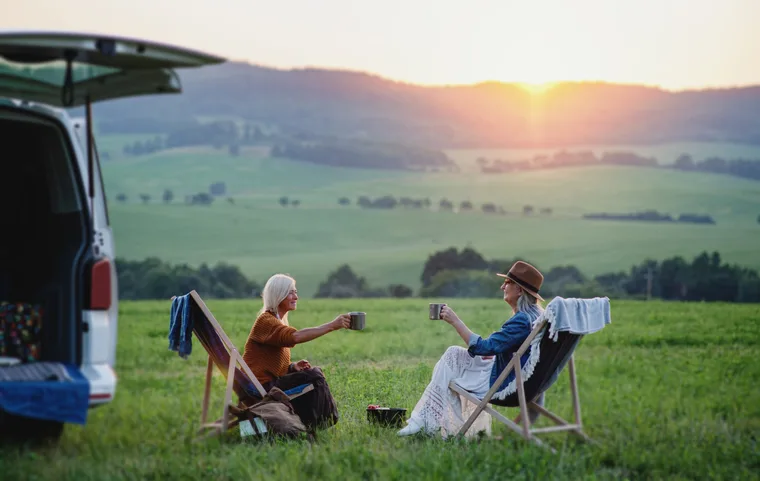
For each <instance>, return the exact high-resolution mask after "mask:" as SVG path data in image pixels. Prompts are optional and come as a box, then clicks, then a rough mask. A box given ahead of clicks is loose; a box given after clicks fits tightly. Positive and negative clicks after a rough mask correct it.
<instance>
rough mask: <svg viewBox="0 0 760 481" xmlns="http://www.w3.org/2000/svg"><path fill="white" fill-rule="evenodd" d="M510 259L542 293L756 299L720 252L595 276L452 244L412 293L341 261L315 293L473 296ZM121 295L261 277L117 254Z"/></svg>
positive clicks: (739, 270)
mask: <svg viewBox="0 0 760 481" xmlns="http://www.w3.org/2000/svg"><path fill="white" fill-rule="evenodd" d="M516 260H524V261H526V262H530V263H531V264H533V265H535V266H536V267H537V268H538V269H539V270H541V272H542V273H543V274H544V284H543V286H542V287H541V295H542V296H543V297H544V298H545V299H547V300H550V299H551V298H552V297H553V296H562V297H584V298H588V297H595V296H607V297H610V298H615V299H650V298H651V299H664V300H672V301H708V302H712V301H722V302H739V303H744V302H760V275H758V272H757V271H756V270H753V269H749V268H745V267H741V266H739V265H735V264H727V263H724V262H723V261H722V259H721V256H720V254H719V253H718V252H713V253H708V252H702V253H701V254H699V255H697V256H695V257H694V258H693V259H691V260H687V259H685V258H683V257H681V256H675V257H672V258H668V259H664V260H662V261H657V260H653V259H646V260H644V261H642V262H640V263H639V264H637V265H633V266H631V267H630V269H628V270H627V271H625V270H623V271H616V272H608V273H604V274H600V275H596V276H593V277H589V276H587V275H585V274H584V273H583V272H582V271H581V270H580V269H579V268H578V267H576V266H573V265H565V266H554V267H549V268H547V267H544V266H541V265H540V264H537V263H535V262H532V261H531V260H530V259H523V258H521V259H486V258H485V257H483V256H482V255H481V254H480V253H478V252H477V251H475V250H474V249H472V248H465V249H462V250H461V251H459V250H458V249H456V248H455V247H450V248H448V249H444V250H441V251H437V252H434V253H432V254H431V255H430V256H428V259H427V260H426V261H425V263H424V266H423V269H422V273H421V274H420V288H419V290H418V292H417V293H416V294H415V292H414V289H413V288H412V287H410V286H407V285H404V284H401V283H395V284H389V285H386V286H372V285H370V284H369V283H368V281H367V280H366V278H365V277H362V276H360V275H359V274H357V273H356V272H355V271H354V270H353V269H352V268H351V267H350V266H349V265H347V264H343V265H340V266H339V267H338V268H336V269H335V270H334V271H332V272H330V273H328V275H327V278H326V279H325V280H324V281H323V282H321V283H320V284H319V287H318V288H317V291H316V293H315V294H314V297H317V298H356V297H365V298H370V297H377V298H404V297H413V296H415V295H416V296H418V297H423V298H426V297H427V298H429V297H451V298H461V297H475V298H491V297H494V295H496V294H497V293H498V283H499V280H498V278H497V277H495V274H496V273H497V272H506V271H507V270H508V269H509V267H510V266H511V265H512V264H513V263H514V262H515V261H516ZM116 268H117V271H118V281H119V296H120V297H121V298H122V299H130V300H137V299H169V298H170V297H171V296H173V295H177V294H178V293H186V292H189V291H190V290H192V289H195V290H198V291H199V292H202V293H203V295H204V296H207V297H211V298H250V297H258V296H260V295H261V288H262V284H261V283H259V282H256V281H254V280H250V279H248V278H247V277H246V276H245V275H244V274H243V273H242V272H241V271H240V269H239V268H238V267H237V266H233V265H230V264H226V263H218V264H216V265H214V266H208V265H206V264H201V266H200V267H197V268H194V267H191V266H189V265H187V264H177V265H172V264H169V263H166V262H163V261H161V260H159V259H157V258H153V257H151V258H147V259H145V260H142V261H127V260H123V259H117V261H116Z"/></svg>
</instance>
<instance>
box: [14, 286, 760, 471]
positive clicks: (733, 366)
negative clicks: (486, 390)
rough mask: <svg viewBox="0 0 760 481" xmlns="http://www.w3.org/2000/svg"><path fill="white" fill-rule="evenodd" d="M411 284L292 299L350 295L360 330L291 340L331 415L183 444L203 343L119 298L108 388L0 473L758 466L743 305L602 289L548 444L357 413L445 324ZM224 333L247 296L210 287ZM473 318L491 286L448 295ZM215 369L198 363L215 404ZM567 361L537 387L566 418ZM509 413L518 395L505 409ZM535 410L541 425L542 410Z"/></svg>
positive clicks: (403, 381) (756, 339)
mask: <svg viewBox="0 0 760 481" xmlns="http://www.w3.org/2000/svg"><path fill="white" fill-rule="evenodd" d="M426 302H427V301H424V300H419V299H417V300H414V299H407V300H364V299H353V300H314V299H311V300H304V301H301V302H300V303H299V307H298V310H297V311H295V312H293V313H291V316H292V317H291V319H290V321H291V324H293V325H295V326H296V327H299V328H300V327H308V326H313V325H316V324H321V323H323V322H327V321H329V320H331V319H333V318H334V317H335V316H336V315H337V314H339V313H341V312H346V311H348V310H353V309H362V310H364V311H366V312H367V327H366V329H365V330H364V331H337V332H334V333H331V334H328V335H326V336H324V337H322V338H319V339H317V340H314V341H312V342H310V343H306V344H302V345H298V346H296V347H295V348H294V349H293V352H292V357H293V359H295V360H297V359H302V358H306V359H309V360H310V362H311V363H312V364H313V365H318V366H321V367H322V369H323V370H324V372H325V374H326V376H327V379H328V382H329V384H330V388H331V390H332V392H333V395H334V396H335V399H336V402H337V404H338V409H339V411H340V417H341V418H340V421H339V423H338V424H337V425H335V426H334V427H332V428H330V429H328V430H326V431H323V432H321V433H320V435H319V437H318V440H317V442H316V443H314V444H309V443H308V442H307V441H276V442H271V443H263V442H249V441H242V440H241V439H240V435H239V432H238V431H237V430H234V429H233V430H230V431H228V432H227V433H226V435H225V436H224V437H223V438H222V439H211V440H206V441H203V442H200V443H193V442H192V440H193V439H194V436H195V432H196V429H197V427H198V423H199V420H200V412H201V399H202V394H203V376H204V373H205V366H206V356H205V351H204V350H203V348H202V347H201V345H200V344H199V343H198V341H197V339H195V338H194V339H193V352H192V354H191V356H190V357H189V358H188V359H186V360H183V359H181V358H179V357H178V356H177V354H176V353H174V352H170V351H168V349H167V332H168V324H169V307H170V304H169V302H168V301H164V302H159V301H149V302H123V303H122V304H120V317H119V344H118V355H117V364H116V370H117V374H118V379H119V383H118V387H117V393H116V398H115V400H114V401H113V402H112V403H111V404H109V405H107V406H104V407H100V408H97V409H95V410H92V411H90V414H89V419H88V423H87V425H86V426H78V425H69V426H67V427H66V429H65V431H64V434H63V437H62V438H61V440H60V442H59V443H58V444H57V445H52V446H43V447H36V448H32V447H24V446H22V447H4V448H3V449H2V450H1V451H0V473H2V476H1V477H2V479H3V480H4V481H15V480H30V481H31V480H48V479H49V480H56V481H64V480H76V481H86V480H98V481H100V480H122V479H123V480H147V479H161V480H173V479H177V480H180V479H181V480H192V479H215V480H235V481H238V480H241V479H261V478H268V479H294V480H295V479H368V480H373V479H414V480H426V479H436V480H441V479H452V480H454V479H456V480H464V479H473V480H475V479H526V480H527V479H572V480H578V479H615V480H618V479H623V480H625V479H631V480H633V479H699V480H704V479H758V474H757V473H758V472H760V448H759V447H758V444H757V434H758V432H759V431H760V390H758V389H757V385H758V382H760V365H759V364H758V363H757V362H756V361H757V353H758V349H759V348H760V324H758V323H757V319H758V317H760V308H759V307H758V305H733V304H718V303H716V304H701V303H665V302H636V301H625V302H623V301H619V302H618V301H613V303H612V323H611V324H610V325H608V326H607V327H606V328H605V329H603V330H602V331H600V332H598V333H595V334H591V335H589V336H587V337H586V338H585V339H584V340H583V341H582V343H581V344H580V345H579V347H578V349H577V351H576V354H575V359H576V368H577V376H578V385H579V393H580V402H581V406H582V419H583V423H584V426H585V431H586V432H587V434H588V435H589V436H590V437H591V438H592V439H593V440H594V441H596V444H585V443H579V442H577V441H575V440H574V439H573V438H572V437H570V436H569V435H568V434H566V433H564V434H563V433H551V434H544V435H543V436H542V439H544V440H545V441H546V442H547V443H549V444H551V445H552V446H553V447H554V448H555V449H556V450H557V453H556V454H552V453H551V452H548V451H546V450H543V449H542V448H539V447H536V446H533V445H529V444H527V443H525V442H523V441H521V440H520V438H519V437H518V436H517V435H515V434H513V433H512V432H510V431H508V430H507V429H506V428H504V427H503V426H502V425H500V424H498V423H494V424H493V436H494V437H493V438H489V439H479V440H478V439H471V440H462V439H450V440H446V441H442V440H438V439H427V438H416V437H415V438H398V437H397V436H395V430H394V429H391V428H383V427H378V426H375V425H370V424H369V423H368V422H367V420H366V411H365V409H366V406H367V405H368V404H381V405H384V406H392V407H403V408H406V409H408V410H410V411H411V409H412V408H413V407H414V405H415V403H416V402H417V400H418V399H419V396H420V394H421V393H422V391H423V389H424V387H425V385H426V384H427V383H428V382H429V379H430V374H431V372H432V368H433V365H434V364H435V362H436V361H437V359H438V358H439V357H440V355H441V354H442V353H443V352H444V350H445V349H446V348H447V347H448V346H450V345H461V340H460V339H459V337H458V336H457V334H456V333H455V332H454V330H453V329H452V328H451V327H449V326H448V325H446V324H445V323H442V322H440V321H430V320H428V319H427V304H426ZM207 303H208V305H209V308H210V309H211V311H212V312H213V313H214V314H215V316H216V317H217V319H219V321H220V322H221V324H222V325H223V327H224V329H225V331H226V332H227V333H228V334H229V336H230V337H231V339H232V340H233V342H234V343H235V344H236V345H237V347H238V348H241V349H242V347H243V345H244V342H245V339H246V337H247V334H248V332H249V330H250V327H251V323H252V321H253V319H254V318H255V315H256V311H257V309H258V308H259V304H258V303H257V302H255V301H253V300H251V301H222V300H207ZM451 305H452V307H453V308H454V309H455V310H456V311H457V312H458V314H459V315H460V316H461V317H462V318H463V319H465V320H466V322H467V323H468V324H469V325H470V327H471V328H472V329H473V330H474V331H476V332H479V333H480V334H483V335H485V334H488V333H490V332H491V330H493V329H496V328H498V326H499V325H500V324H501V323H502V322H503V320H504V319H506V318H507V317H508V312H507V309H506V305H505V304H504V303H503V302H501V301H498V300H475V299H469V300H462V301H459V300H457V301H454V302H453V303H452V304H451ZM223 386H224V383H223V377H222V375H221V374H220V372H218V371H217V372H216V373H215V376H214V379H213V390H212V393H213V396H212V404H211V406H212V409H213V410H212V415H216V414H218V413H220V412H221V411H220V410H221V406H222V404H221V403H222V401H223ZM568 386H569V381H568V374H567V371H564V372H563V373H562V374H561V375H560V377H559V378H558V380H557V382H556V384H555V385H554V386H553V387H552V388H551V389H550V390H549V391H548V393H547V396H546V405H547V407H548V408H549V409H550V410H552V411H553V412H556V413H557V414H558V415H560V416H562V417H564V418H565V419H571V415H572V404H571V399H570V392H569V387H568ZM502 412H504V413H505V414H506V415H507V416H508V417H510V418H512V417H514V416H515V415H516V413H517V410H516V409H513V408H512V409H505V410H502ZM537 424H538V425H539V426H544V425H549V423H548V422H546V421H545V420H542V419H541V418H539V421H538V423H537Z"/></svg>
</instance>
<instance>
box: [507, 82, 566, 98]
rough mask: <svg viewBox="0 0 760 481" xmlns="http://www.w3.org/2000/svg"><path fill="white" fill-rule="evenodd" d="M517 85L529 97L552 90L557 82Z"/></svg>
mask: <svg viewBox="0 0 760 481" xmlns="http://www.w3.org/2000/svg"><path fill="white" fill-rule="evenodd" d="M517 85H518V86H519V87H520V88H522V89H523V90H525V91H527V92H528V93H529V94H531V95H541V94H545V93H546V92H548V91H549V90H551V89H553V88H554V87H555V86H556V85H557V82H543V83H533V82H520V83H518V84H517Z"/></svg>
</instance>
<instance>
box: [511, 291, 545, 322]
mask: <svg viewBox="0 0 760 481" xmlns="http://www.w3.org/2000/svg"><path fill="white" fill-rule="evenodd" d="M517 312H524V313H526V314H528V315H529V316H530V317H531V321H535V320H536V319H537V318H538V317H539V316H540V315H541V314H543V313H544V308H543V306H541V304H540V303H539V302H538V298H537V297H536V296H534V295H533V294H529V293H528V292H526V291H525V289H523V290H522V293H520V297H518V298H517Z"/></svg>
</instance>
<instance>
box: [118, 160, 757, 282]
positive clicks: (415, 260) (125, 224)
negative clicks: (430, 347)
mask: <svg viewBox="0 0 760 481" xmlns="http://www.w3.org/2000/svg"><path fill="white" fill-rule="evenodd" d="M104 176H105V182H106V186H107V190H108V193H109V197H110V199H112V200H111V202H110V210H111V218H112V222H113V226H114V231H115V234H116V242H117V254H118V255H119V256H123V257H125V258H129V259H142V258H144V257H147V256H157V257H159V258H161V259H163V260H167V261H171V262H188V263H190V264H193V265H198V264H200V263H201V262H207V263H211V264H213V263H216V262H218V261H228V262H232V263H234V264H236V265H238V266H240V267H241V269H243V271H244V272H245V273H246V274H247V275H248V276H249V277H252V278H254V279H257V280H258V281H259V282H263V281H264V280H266V278H267V277H268V276H269V275H271V274H273V273H274V272H289V273H291V274H293V275H295V276H296V277H297V279H298V280H299V287H300V288H301V290H302V291H303V293H304V294H305V295H307V296H310V295H313V293H314V292H315V291H316V288H317V285H318V283H319V282H321V281H322V280H323V279H325V278H326V276H327V274H328V273H329V272H330V271H331V270H333V269H335V268H336V267H338V265H340V264H342V263H348V264H349V265H350V266H351V267H352V268H354V270H355V271H357V272H358V273H359V274H360V275H363V276H366V277H367V279H368V281H369V282H370V283H371V284H372V285H377V286H386V285H388V284H390V283H397V282H400V283H404V284H407V285H409V286H411V287H412V288H414V289H416V288H417V287H418V286H419V276H420V273H421V271H422V266H423V264H424V262H425V260H426V259H427V257H428V255H430V254H431V253H432V252H434V251H436V250H440V249H444V248H447V247H449V246H456V247H459V248H462V247H465V246H468V245H469V246H471V247H473V248H475V249H476V250H478V251H479V252H481V253H483V254H484V255H486V256H487V257H489V258H495V257H498V258H512V257H516V256H522V257H524V258H526V259H529V260H531V261H533V262H534V263H536V264H538V265H539V266H541V267H542V268H544V269H548V268H550V267H552V266H555V265H567V264H573V265H576V266H578V267H579V268H580V269H581V270H582V271H584V272H585V273H586V274H587V275H595V274H600V273H603V272H610V271H618V270H626V271H627V270H628V269H629V268H630V266H631V265H634V264H638V263H640V262H641V261H643V260H644V259H645V258H648V257H651V258H655V259H663V258H666V257H671V256H674V255H683V256H685V257H687V258H689V259H690V258H691V257H692V256H694V255H697V254H699V253H700V252H702V251H703V250H707V251H716V250H717V251H719V252H720V253H721V255H722V256H723V259H724V260H726V261H728V262H732V263H738V264H741V265H744V266H747V267H752V268H760V251H758V249H757V248H756V245H757V242H758V239H760V224H758V223H757V221H756V219H757V216H758V214H760V207H758V206H760V182H754V181H749V180H744V179H738V178H733V177H729V176H720V175H711V174H704V173H684V172H676V171H669V170H657V169H646V168H635V167H588V168H572V169H557V170H547V171H540V172H539V171H537V172H525V173H519V174H500V175H480V174H477V173H473V172H469V173H467V172H465V173H461V174H444V173H440V174H430V173H428V174H423V173H410V172H398V171H378V170H364V169H342V168H331V167H324V166H319V165H315V164H309V163H303V162H292V161H288V160H283V159H273V158H270V157H268V155H267V150H266V149H262V148H249V149H246V150H244V152H243V154H242V155H241V156H240V157H230V156H229V155H227V154H226V152H224V151H215V150H213V149H210V148H209V149H189V150H184V151H168V152H163V153H160V154H156V155H152V156H146V157H141V158H137V159H130V160H120V161H114V162H109V163H106V164H105V165H104ZM216 181H223V182H226V184H227V189H228V192H229V195H230V196H232V197H233V198H234V201H235V204H234V205H231V204H229V203H227V202H226V201H225V200H224V199H223V198H220V199H218V200H217V201H216V202H215V204H214V205H212V206H211V207H197V206H196V207H191V206H186V205H183V204H182V200H183V199H184V196H185V195H188V194H194V193H197V192H200V191H207V189H208V186H209V184H210V183H212V182H216ZM166 188H168V189H172V190H173V191H174V194H175V199H177V200H175V203H174V204H173V205H160V204H158V202H160V201H159V199H160V197H161V193H162V192H163V190H164V189H166ZM118 193H126V194H127V195H128V196H129V198H130V201H129V202H128V203H126V204H119V203H117V202H115V201H114V200H113V199H114V198H115V197H116V195H117V194H118ZM140 193H147V194H150V195H152V197H153V201H152V202H151V203H150V204H148V205H142V204H139V200H138V195H139V194H140ZM387 194H390V195H394V196H396V197H401V196H409V197H413V198H424V197H429V198H430V199H431V201H432V203H433V205H437V203H438V201H439V200H440V199H442V198H444V197H445V198H448V199H449V200H451V201H453V202H454V203H455V204H457V205H458V204H459V203H460V202H462V201H464V200H469V201H471V202H473V203H474V204H475V211H473V212H469V213H465V212H460V213H449V212H437V211H420V210H406V211H405V210H404V209H402V208H397V209H394V210H392V211H380V210H366V209H360V208H359V207H356V206H354V205H351V206H347V207H341V206H339V205H338V203H337V201H338V199H339V198H340V197H343V196H346V197H348V198H349V199H351V201H352V203H353V202H354V201H355V200H356V199H357V198H358V197H359V196H361V195H368V196H370V197H373V198H375V197H380V196H383V195H387ZM281 196H288V197H290V198H294V199H298V200H300V201H301V205H300V206H299V207H298V208H291V207H288V208H283V207H280V205H279V204H278V199H279V198H280V197H281ZM486 202H494V203H496V204H498V205H501V206H503V207H504V209H506V210H507V211H508V212H509V214H508V215H506V216H496V215H488V214H484V213H482V212H480V211H479V208H480V205H481V204H482V203H486ZM525 204H530V205H533V206H534V207H535V208H536V209H537V210H538V209H540V208H544V207H548V208H551V209H552V210H553V212H552V214H551V215H550V216H545V215H538V214H536V215H533V216H530V217H525V216H523V215H522V214H521V212H522V208H523V206H524V205H525ZM647 209H654V210H658V211H660V212H663V213H670V214H671V215H674V216H675V217H677V216H678V215H679V214H681V213H698V214H709V215H712V216H713V217H714V218H715V220H716V221H717V225H714V226H712V225H684V224H679V225H662V224H650V223H633V222H627V223H626V222H606V221H588V220H583V219H581V215H582V214H584V213H588V212H600V211H606V212H636V211H642V210H647Z"/></svg>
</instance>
